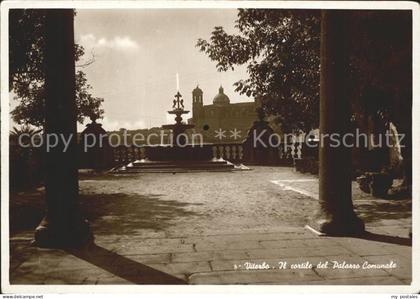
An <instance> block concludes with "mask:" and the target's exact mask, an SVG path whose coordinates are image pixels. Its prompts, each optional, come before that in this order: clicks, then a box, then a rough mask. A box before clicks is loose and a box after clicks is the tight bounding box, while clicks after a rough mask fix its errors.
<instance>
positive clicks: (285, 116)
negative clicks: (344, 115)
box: [197, 9, 320, 132]
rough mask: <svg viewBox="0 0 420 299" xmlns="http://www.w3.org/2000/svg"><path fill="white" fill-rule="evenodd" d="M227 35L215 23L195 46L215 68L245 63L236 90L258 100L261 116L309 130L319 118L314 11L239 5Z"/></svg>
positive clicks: (292, 128)
mask: <svg viewBox="0 0 420 299" xmlns="http://www.w3.org/2000/svg"><path fill="white" fill-rule="evenodd" d="M235 27H236V28H237V29H238V30H239V34H228V33H226V32H225V31H224V29H223V28H222V27H215V29H214V31H213V32H212V35H211V38H210V41H206V40H203V39H199V40H198V42H197V47H199V49H200V51H202V52H204V53H206V54H207V55H208V56H209V57H210V59H211V60H213V61H217V69H218V70H219V71H227V70H229V69H231V70H234V67H235V66H237V65H245V64H247V71H248V74H249V78H248V79H246V80H244V79H242V80H239V81H238V82H236V83H235V86H236V89H235V90H236V91H238V92H239V93H241V94H246V95H248V96H251V95H252V96H254V97H258V98H259V99H261V103H262V108H263V110H264V112H265V114H270V115H274V116H276V120H277V121H278V122H279V124H280V125H281V127H282V129H283V131H284V132H293V131H297V130H303V131H305V132H308V131H309V130H310V129H312V128H316V127H317V126H318V121H319V120H318V118H319V43H320V40H319V31H320V23H319V11H315V10H281V9H239V12H238V19H237V20H236V25H235Z"/></svg>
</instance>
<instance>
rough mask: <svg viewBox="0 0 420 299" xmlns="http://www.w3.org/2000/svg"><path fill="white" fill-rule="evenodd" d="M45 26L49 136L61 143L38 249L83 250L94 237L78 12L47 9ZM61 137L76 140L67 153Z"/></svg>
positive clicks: (49, 174)
mask: <svg viewBox="0 0 420 299" xmlns="http://www.w3.org/2000/svg"><path fill="white" fill-rule="evenodd" d="M45 22H46V24H45V65H46V77H45V95H46V97H45V133H46V134H48V135H50V136H53V135H55V136H58V137H60V138H59V139H58V140H59V142H58V146H55V147H54V148H51V149H50V150H49V152H48V151H47V152H46V159H45V160H46V165H45V169H46V170H45V172H46V173H45V195H46V203H47V212H46V216H45V217H44V219H43V220H42V221H41V223H40V224H39V226H38V227H37V229H36V231H35V244H36V245H37V246H41V247H69V246H78V245H81V244H83V243H85V242H86V241H88V240H89V239H90V237H91V234H90V231H89V225H88V223H87V221H86V220H84V219H83V218H82V216H81V213H80V209H79V198H78V196H79V183H78V169H77V165H78V163H77V136H76V101H75V61H74V29H73V10H72V9H47V10H46V21H45ZM48 135H47V136H48ZM61 136H62V137H63V138H65V140H68V138H71V142H70V145H69V147H68V148H67V149H66V150H65V145H64V143H63V141H62V138H61Z"/></svg>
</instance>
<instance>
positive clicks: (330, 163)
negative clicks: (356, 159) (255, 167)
mask: <svg viewBox="0 0 420 299" xmlns="http://www.w3.org/2000/svg"><path fill="white" fill-rule="evenodd" d="M350 21H351V20H349V12H346V11H334V10H328V11H327V10H324V11H322V16H321V82H320V83H321V90H320V142H322V141H323V144H320V147H319V166H320V167H319V211H318V213H317V216H316V217H315V219H314V221H313V222H312V224H311V225H312V226H313V227H314V228H315V229H316V230H318V231H320V232H322V233H325V234H328V235H352V234H359V233H362V232H363V231H364V223H363V221H362V220H361V219H359V218H358V217H357V215H356V214H355V213H354V210H353V203H352V195H351V148H347V147H345V146H343V145H342V143H341V144H340V146H338V147H333V145H335V142H333V141H331V139H330V138H329V137H326V134H329V136H331V134H338V135H339V136H340V140H341V137H342V136H343V134H345V133H347V132H350V117H351V105H350V99H349V97H348V92H347V90H346V86H347V83H348V81H347V80H348V79H347V76H346V65H347V63H346V59H347V54H346V53H347V51H346V50H347V46H348V45H347V41H348V35H347V32H346V31H347V30H346V27H347V26H349V24H350Z"/></svg>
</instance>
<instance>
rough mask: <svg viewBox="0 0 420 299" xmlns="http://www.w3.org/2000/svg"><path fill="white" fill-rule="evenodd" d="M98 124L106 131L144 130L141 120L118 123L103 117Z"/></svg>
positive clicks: (144, 123)
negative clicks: (122, 129)
mask: <svg viewBox="0 0 420 299" xmlns="http://www.w3.org/2000/svg"><path fill="white" fill-rule="evenodd" d="M98 122H99V123H101V124H102V127H103V128H104V129H105V130H106V131H118V130H119V129H121V128H124V129H127V130H136V129H144V128H146V122H145V121H143V120H137V121H120V120H111V119H108V118H107V117H106V116H105V117H104V118H103V119H102V120H99V121H98Z"/></svg>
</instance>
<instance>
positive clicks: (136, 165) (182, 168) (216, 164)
mask: <svg viewBox="0 0 420 299" xmlns="http://www.w3.org/2000/svg"><path fill="white" fill-rule="evenodd" d="M233 169H234V165H233V164H231V163H228V162H227V161H224V160H216V161H199V160H198V161H142V162H133V163H130V164H128V165H126V166H125V167H120V168H118V169H116V170H114V171H113V172H114V173H151V172H161V173H164V172H169V173H171V172H189V171H231V170H233Z"/></svg>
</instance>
